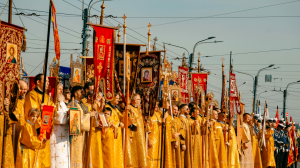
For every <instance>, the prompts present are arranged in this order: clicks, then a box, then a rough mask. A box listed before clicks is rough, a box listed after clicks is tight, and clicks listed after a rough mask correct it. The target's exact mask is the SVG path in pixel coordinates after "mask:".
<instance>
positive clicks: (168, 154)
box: [162, 101, 175, 168]
mask: <svg viewBox="0 0 300 168" xmlns="http://www.w3.org/2000/svg"><path fill="white" fill-rule="evenodd" d="M168 102H169V101H168ZM167 107H168V108H167V109H165V110H167V112H165V114H164V119H163V120H164V122H165V128H164V129H165V130H164V131H165V132H164V136H165V137H164V156H162V157H163V160H164V161H163V163H164V165H165V166H164V167H165V168H173V166H174V165H173V155H172V142H174V141H175V140H174V139H173V138H172V132H173V131H172V120H173V119H172V116H171V109H170V105H169V103H167Z"/></svg>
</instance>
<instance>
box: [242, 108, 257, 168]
mask: <svg viewBox="0 0 300 168" xmlns="http://www.w3.org/2000/svg"><path fill="white" fill-rule="evenodd" d="M243 117H244V123H243V138H242V145H243V146H242V150H243V153H242V155H241V167H243V168H253V167H254V163H253V162H254V160H253V151H252V141H251V131H250V127H251V126H250V125H249V123H250V118H251V116H250V114H249V113H245V114H244V116H243Z"/></svg>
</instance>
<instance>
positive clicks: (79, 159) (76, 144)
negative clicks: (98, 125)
mask: <svg viewBox="0 0 300 168" xmlns="http://www.w3.org/2000/svg"><path fill="white" fill-rule="evenodd" d="M71 104H72V103H70V105H71ZM75 106H76V107H77V108H78V110H79V111H80V116H81V119H80V121H81V132H80V135H73V136H71V168H77V167H80V168H81V167H84V165H85V160H84V159H85V150H84V149H85V147H86V144H87V143H86V142H87V140H86V132H87V131H90V114H89V111H88V107H86V106H85V105H83V104H82V106H81V105H79V104H78V103H75ZM82 107H83V108H84V109H82Z"/></svg>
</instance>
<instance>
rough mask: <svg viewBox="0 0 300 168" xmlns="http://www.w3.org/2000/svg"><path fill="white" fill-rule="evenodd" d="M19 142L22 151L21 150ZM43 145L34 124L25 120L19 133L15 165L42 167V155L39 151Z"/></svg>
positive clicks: (31, 167) (30, 167) (27, 167)
mask: <svg viewBox="0 0 300 168" xmlns="http://www.w3.org/2000/svg"><path fill="white" fill-rule="evenodd" d="M21 144H22V148H23V152H22V151H21ZM45 146H46V144H45V143H43V142H41V141H40V140H39V137H37V132H36V129H35V126H34V125H31V124H29V123H28V122H26V123H25V124H24V125H23V127H22V130H21V132H20V135H19V141H18V149H17V162H16V167H17V168H43V167H44V166H43V160H42V158H43V157H42V156H41V153H40V151H41V150H42V149H43V148H45ZM38 151H39V152H38ZM37 157H38V158H37Z"/></svg>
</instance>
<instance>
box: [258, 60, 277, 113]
mask: <svg viewBox="0 0 300 168" xmlns="http://www.w3.org/2000/svg"><path fill="white" fill-rule="evenodd" d="M273 66H274V64H271V65H269V66H267V67H265V68H262V69H260V70H259V71H258V72H257V75H256V76H255V80H254V88H253V89H254V96H253V97H254V100H253V109H254V111H255V114H257V104H256V91H257V89H256V88H257V83H258V77H259V74H260V72H262V71H264V70H268V68H271V67H273ZM278 68H280V67H276V68H273V69H278Z"/></svg>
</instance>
